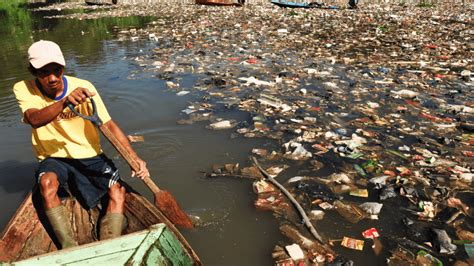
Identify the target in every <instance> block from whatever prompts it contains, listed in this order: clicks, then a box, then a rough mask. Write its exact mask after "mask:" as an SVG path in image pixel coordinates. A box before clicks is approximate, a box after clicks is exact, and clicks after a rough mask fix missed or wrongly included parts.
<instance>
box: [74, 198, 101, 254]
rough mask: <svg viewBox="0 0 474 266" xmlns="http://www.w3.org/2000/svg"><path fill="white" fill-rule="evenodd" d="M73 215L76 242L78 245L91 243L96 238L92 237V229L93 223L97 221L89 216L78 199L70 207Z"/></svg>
mask: <svg viewBox="0 0 474 266" xmlns="http://www.w3.org/2000/svg"><path fill="white" fill-rule="evenodd" d="M72 212H73V215H74V217H75V219H74V220H75V221H74V222H75V223H74V227H73V228H75V233H76V235H77V239H76V240H77V243H78V244H79V245H83V244H87V243H91V242H93V241H95V240H97V239H95V238H94V235H93V231H94V229H95V228H94V224H93V223H91V221H93V222H94V223H97V221H96V220H94V218H93V217H90V216H89V213H88V212H87V211H86V210H84V209H83V208H82V207H81V204H79V202H78V201H75V203H74V206H73V208H72Z"/></svg>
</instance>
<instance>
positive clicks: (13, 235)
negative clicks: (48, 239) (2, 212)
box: [0, 193, 40, 261]
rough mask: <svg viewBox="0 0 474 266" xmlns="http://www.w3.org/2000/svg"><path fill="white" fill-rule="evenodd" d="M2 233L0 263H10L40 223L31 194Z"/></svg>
mask: <svg viewBox="0 0 474 266" xmlns="http://www.w3.org/2000/svg"><path fill="white" fill-rule="evenodd" d="M14 217H16V219H12V220H10V222H9V223H8V224H7V226H6V227H5V229H4V230H3V232H2V235H1V238H0V239H1V240H0V261H12V260H16V258H17V257H18V256H19V255H20V253H21V250H22V249H23V247H24V245H25V243H26V240H27V239H28V237H29V236H30V235H31V233H32V231H33V230H34V229H35V227H36V225H37V224H38V223H39V222H40V221H39V219H38V215H37V214H36V210H35V208H34V207H33V202H32V199H31V193H30V194H28V196H26V199H25V200H24V201H23V203H22V204H21V205H20V207H19V208H18V210H17V211H16V213H15V215H14Z"/></svg>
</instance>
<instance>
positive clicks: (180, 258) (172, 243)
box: [156, 229, 193, 265]
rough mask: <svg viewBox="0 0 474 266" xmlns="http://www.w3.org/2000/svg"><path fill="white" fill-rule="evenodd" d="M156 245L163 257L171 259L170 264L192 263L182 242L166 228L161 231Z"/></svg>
mask: <svg viewBox="0 0 474 266" xmlns="http://www.w3.org/2000/svg"><path fill="white" fill-rule="evenodd" d="M156 245H157V246H158V249H160V250H161V253H162V254H163V255H164V257H166V258H167V259H169V260H170V261H171V265H193V262H192V259H191V258H190V256H189V255H188V254H187V253H186V251H185V250H184V249H183V246H182V244H181V243H180V242H179V241H178V239H176V237H174V235H173V234H172V233H171V232H170V231H169V230H168V229H166V230H164V231H163V233H162V234H161V237H160V239H159V240H158V242H157V243H156Z"/></svg>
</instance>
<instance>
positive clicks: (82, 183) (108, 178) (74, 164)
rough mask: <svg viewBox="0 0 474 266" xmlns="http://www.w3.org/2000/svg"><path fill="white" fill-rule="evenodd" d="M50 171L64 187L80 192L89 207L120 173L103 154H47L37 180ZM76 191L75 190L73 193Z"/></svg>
mask: <svg viewBox="0 0 474 266" xmlns="http://www.w3.org/2000/svg"><path fill="white" fill-rule="evenodd" d="M47 172H53V173H56V175H57V176H58V181H59V184H60V188H61V189H66V190H68V189H69V190H70V191H74V192H77V193H78V194H79V195H74V196H76V197H77V198H79V199H80V200H81V201H82V202H83V204H85V205H86V206H85V207H87V208H88V209H90V208H93V207H95V206H96V205H97V204H98V203H99V202H100V199H101V198H102V197H103V196H104V195H105V194H106V193H107V191H108V190H109V188H110V187H111V186H113V185H114V184H115V183H117V182H119V179H120V176H119V173H118V170H117V168H116V167H115V165H114V164H113V162H112V161H111V160H110V159H109V158H107V157H106V156H105V155H104V154H101V155H98V156H95V157H92V158H87V159H68V158H46V159H44V160H43V161H41V162H40V164H39V166H38V170H37V171H36V179H37V180H38V183H39V182H40V180H41V176H42V175H43V174H45V173H47ZM73 194H76V193H73Z"/></svg>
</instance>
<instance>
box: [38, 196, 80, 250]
mask: <svg viewBox="0 0 474 266" xmlns="http://www.w3.org/2000/svg"><path fill="white" fill-rule="evenodd" d="M45 212H46V216H47V217H48V220H49V223H50V224H51V227H53V231H54V234H55V235H56V238H57V239H58V241H59V244H60V245H61V249H65V248H70V247H75V246H77V242H76V240H75V239H74V234H73V232H72V228H71V222H70V221H69V219H68V218H67V215H66V208H64V206H63V205H59V206H58V207H54V208H52V209H49V210H46V211H45Z"/></svg>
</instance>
